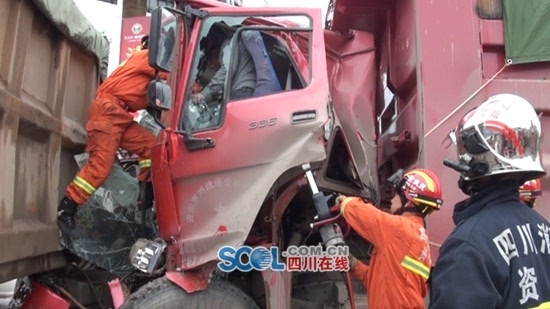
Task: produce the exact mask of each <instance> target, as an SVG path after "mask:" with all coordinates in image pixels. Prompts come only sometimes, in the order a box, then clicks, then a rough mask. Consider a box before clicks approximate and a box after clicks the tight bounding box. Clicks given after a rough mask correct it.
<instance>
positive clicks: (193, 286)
mask: <svg viewBox="0 0 550 309" xmlns="http://www.w3.org/2000/svg"><path fill="white" fill-rule="evenodd" d="M215 268H216V264H215V263H212V264H209V265H206V266H204V267H202V268H200V269H197V270H192V271H186V272H179V271H168V272H166V278H167V279H168V280H170V281H171V282H173V283H174V284H176V285H177V286H179V287H180V288H182V289H184V290H185V291H186V292H187V293H193V292H198V291H202V290H206V288H208V284H209V283H210V280H211V279H212V275H213V272H214V270H215Z"/></svg>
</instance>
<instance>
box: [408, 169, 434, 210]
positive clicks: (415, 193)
mask: <svg viewBox="0 0 550 309" xmlns="http://www.w3.org/2000/svg"><path fill="white" fill-rule="evenodd" d="M402 183H403V184H402V185H401V186H400V187H399V188H400V190H399V191H400V192H401V193H402V194H403V196H404V198H405V200H406V202H407V204H413V205H415V206H417V207H421V208H422V213H425V212H426V211H427V210H429V209H430V211H429V212H431V211H432V210H439V209H440V208H441V205H442V204H443V200H442V196H443V194H442V192H441V191H442V190H441V182H440V181H439V178H438V177H437V176H436V175H435V174H434V173H433V172H432V171H430V170H427V169H421V168H416V169H413V170H411V171H409V172H407V173H405V175H403V182H402ZM404 206H408V205H404Z"/></svg>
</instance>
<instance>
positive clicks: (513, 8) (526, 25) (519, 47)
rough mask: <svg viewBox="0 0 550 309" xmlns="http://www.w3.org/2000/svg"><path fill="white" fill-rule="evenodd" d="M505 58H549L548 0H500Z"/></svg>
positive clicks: (526, 60) (514, 61) (525, 60)
mask: <svg viewBox="0 0 550 309" xmlns="http://www.w3.org/2000/svg"><path fill="white" fill-rule="evenodd" d="M503 4H504V23H505V47H506V58H507V59H508V61H509V62H511V63H512V64H518V63H529V62H541V61H550V0H503Z"/></svg>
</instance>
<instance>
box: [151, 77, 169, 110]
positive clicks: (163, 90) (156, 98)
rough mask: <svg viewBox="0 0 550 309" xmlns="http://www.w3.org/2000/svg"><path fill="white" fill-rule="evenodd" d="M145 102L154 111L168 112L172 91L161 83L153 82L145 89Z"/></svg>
mask: <svg viewBox="0 0 550 309" xmlns="http://www.w3.org/2000/svg"><path fill="white" fill-rule="evenodd" d="M147 101H148V102H149V106H151V107H153V108H155V109H160V110H165V111H167V110H170V109H171V108H172V89H171V88H170V86H169V85H168V84H166V83H165V82H163V81H160V80H153V81H151V82H150V83H149V86H148V88H147Z"/></svg>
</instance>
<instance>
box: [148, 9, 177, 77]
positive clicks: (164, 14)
mask: <svg viewBox="0 0 550 309" xmlns="http://www.w3.org/2000/svg"><path fill="white" fill-rule="evenodd" d="M177 26H178V24H177V17H176V15H174V14H173V13H171V12H170V11H168V10H167V9H165V8H163V7H157V8H155V9H154V10H153V12H152V13H151V31H150V33H149V65H150V66H151V67H152V68H154V69H155V70H157V71H163V72H168V73H169V72H170V71H172V63H173V61H174V46H175V44H176V30H177Z"/></svg>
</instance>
